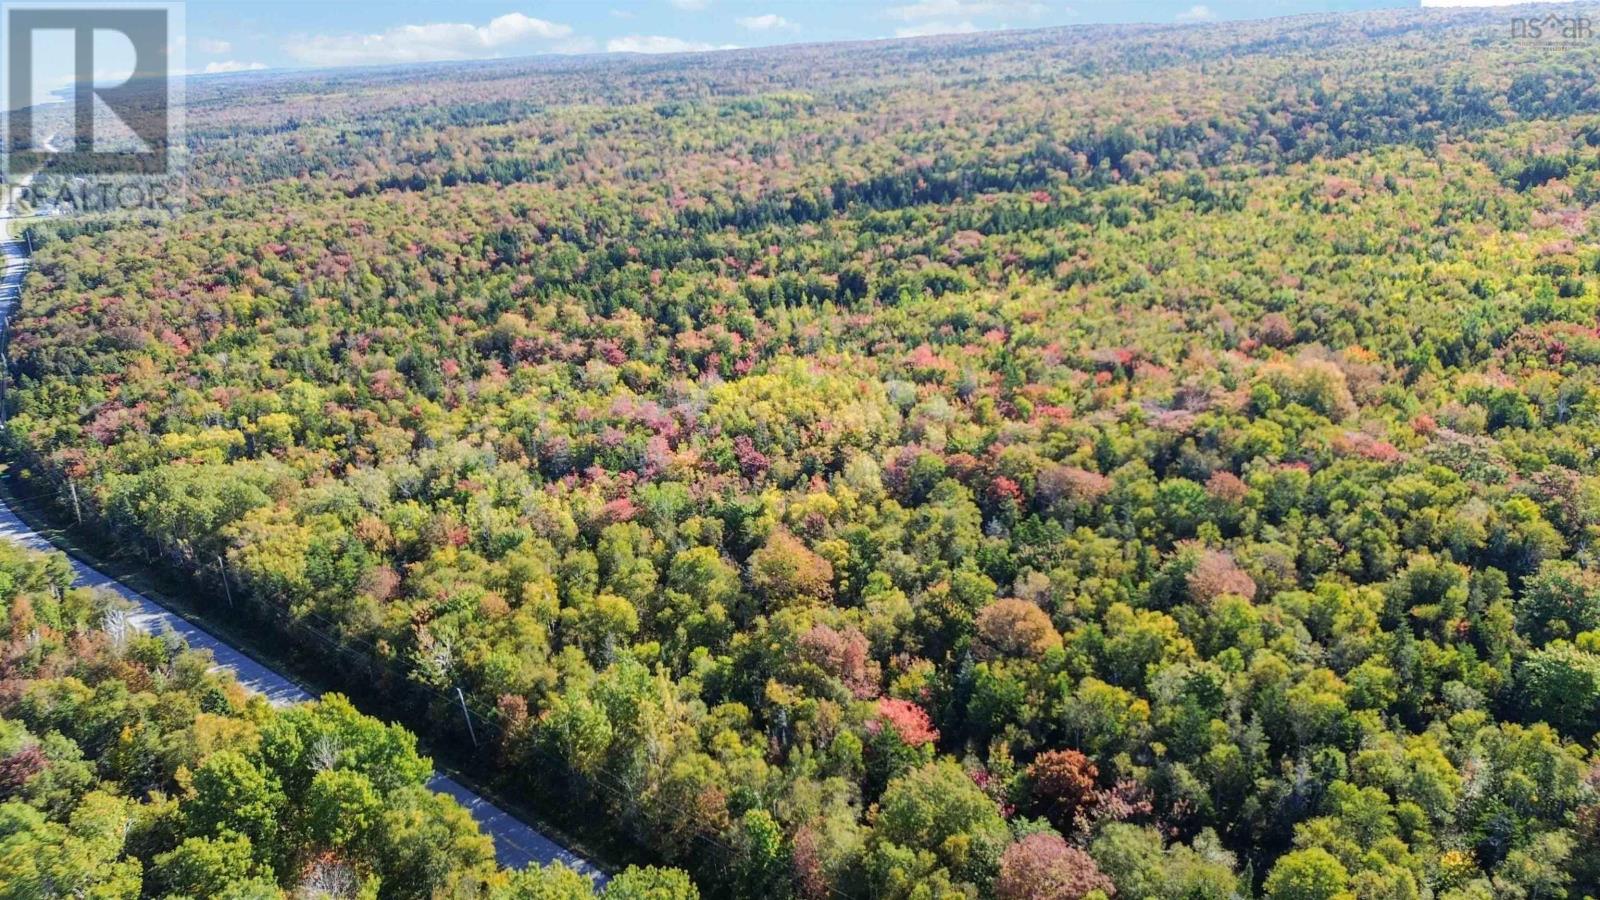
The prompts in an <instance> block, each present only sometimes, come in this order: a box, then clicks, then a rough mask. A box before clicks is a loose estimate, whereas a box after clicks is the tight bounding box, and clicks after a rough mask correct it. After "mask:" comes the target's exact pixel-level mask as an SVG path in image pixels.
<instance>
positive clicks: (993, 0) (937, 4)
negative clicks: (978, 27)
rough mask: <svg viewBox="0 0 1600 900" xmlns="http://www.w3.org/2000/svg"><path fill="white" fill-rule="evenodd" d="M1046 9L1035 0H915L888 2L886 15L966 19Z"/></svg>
mask: <svg viewBox="0 0 1600 900" xmlns="http://www.w3.org/2000/svg"><path fill="white" fill-rule="evenodd" d="M1046 12H1048V9H1047V8H1046V7H1045V5H1044V4H1043V3H1039V2H1037V0H918V2H916V3H907V4H903V5H901V6H891V7H889V9H888V16H889V18H891V19H899V20H900V21H902V22H918V21H923V20H929V19H932V20H938V21H945V22H951V21H970V20H971V19H973V18H975V17H983V16H1003V15H1024V16H1030V17H1037V16H1041V15H1044V14H1045V13H1046Z"/></svg>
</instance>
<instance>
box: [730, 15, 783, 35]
mask: <svg viewBox="0 0 1600 900" xmlns="http://www.w3.org/2000/svg"><path fill="white" fill-rule="evenodd" d="M737 21H738V23H739V27H741V28H748V29H750V30H751V31H780V30H783V29H787V28H793V27H795V25H794V23H793V22H791V21H789V20H788V19H785V18H784V17H783V16H780V15H778V14H777V13H767V14H766V15H762V16H743V17H741V18H739V19H738V20H737Z"/></svg>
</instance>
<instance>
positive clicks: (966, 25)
mask: <svg viewBox="0 0 1600 900" xmlns="http://www.w3.org/2000/svg"><path fill="white" fill-rule="evenodd" d="M980 30H982V29H980V28H978V26H976V25H974V24H972V23H971V22H923V23H922V24H920V25H907V26H906V27H904V28H896V29H895V30H894V36H895V37H897V38H911V37H928V36H929V35H934V34H972V33H973V32H975V31H980Z"/></svg>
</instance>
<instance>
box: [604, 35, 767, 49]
mask: <svg viewBox="0 0 1600 900" xmlns="http://www.w3.org/2000/svg"><path fill="white" fill-rule="evenodd" d="M737 49H739V45H738V44H706V43H702V42H700V41H686V40H684V39H683V38H677V37H667V36H666V35H660V34H630V35H628V36H626V37H619V38H612V39H611V40H609V41H606V52H608V53H703V52H705V51H706V50H737Z"/></svg>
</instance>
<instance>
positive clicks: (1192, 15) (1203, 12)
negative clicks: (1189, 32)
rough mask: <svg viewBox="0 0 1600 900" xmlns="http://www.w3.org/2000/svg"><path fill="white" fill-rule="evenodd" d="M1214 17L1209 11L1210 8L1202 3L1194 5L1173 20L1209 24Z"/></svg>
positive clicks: (1214, 14) (1215, 15)
mask: <svg viewBox="0 0 1600 900" xmlns="http://www.w3.org/2000/svg"><path fill="white" fill-rule="evenodd" d="M1216 17H1217V14H1216V13H1214V12H1212V11H1211V7H1209V6H1207V5H1205V4H1204V3H1196V4H1195V5H1194V6H1191V7H1189V8H1188V9H1187V10H1184V11H1183V12H1181V13H1178V14H1177V15H1176V16H1174V17H1173V18H1175V19H1177V20H1178V21H1179V22H1209V21H1211V20H1212V19H1215V18H1216Z"/></svg>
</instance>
